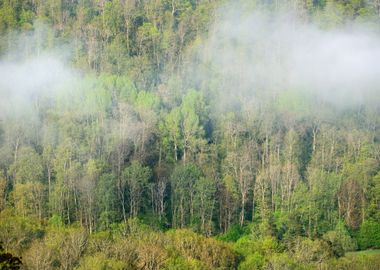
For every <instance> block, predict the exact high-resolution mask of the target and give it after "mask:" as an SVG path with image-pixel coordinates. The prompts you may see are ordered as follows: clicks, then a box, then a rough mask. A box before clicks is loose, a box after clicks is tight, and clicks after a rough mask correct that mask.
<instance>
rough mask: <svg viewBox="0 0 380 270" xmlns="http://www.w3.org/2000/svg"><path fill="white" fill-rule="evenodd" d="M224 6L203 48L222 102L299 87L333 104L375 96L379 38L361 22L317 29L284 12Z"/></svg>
mask: <svg viewBox="0 0 380 270" xmlns="http://www.w3.org/2000/svg"><path fill="white" fill-rule="evenodd" d="M234 7H235V8H225V9H223V10H222V11H221V13H222V16H220V18H219V19H218V20H217V21H216V22H215V23H214V25H213V27H212V28H211V31H210V37H209V39H208V40H207V42H206V44H205V46H204V47H203V53H202V55H203V59H204V62H203V64H204V65H205V66H210V67H212V68H211V70H212V72H213V73H214V74H218V75H219V77H220V78H221V80H224V82H225V83H224V84H223V83H222V85H224V87H225V89H223V90H222V89H220V92H219V93H218V94H219V96H220V98H221V100H222V99H227V102H231V99H240V100H244V99H246V98H248V97H249V96H253V97H257V98H258V99H260V98H263V96H266V97H268V96H270V97H273V96H276V95H277V94H278V93H281V92H282V91H287V90H297V91H302V92H305V93H307V94H311V95H312V96H314V97H318V98H319V99H322V100H324V101H327V102H330V103H332V104H335V105H336V106H346V105H358V104H362V103H365V102H367V101H373V100H374V99H375V100H378V98H379V94H380V91H379V90H380V37H379V35H378V34H376V33H375V32H374V31H370V30H369V29H368V27H367V28H364V26H363V27H360V26H359V25H351V26H350V27H346V28H345V29H335V30H321V29H319V28H318V27H317V26H316V25H314V24H312V23H307V22H304V21H300V20H298V19H297V18H296V16H294V15H292V14H290V13H284V12H282V13H281V12H260V11H255V12H252V13H249V12H247V11H239V10H238V9H236V6H234Z"/></svg>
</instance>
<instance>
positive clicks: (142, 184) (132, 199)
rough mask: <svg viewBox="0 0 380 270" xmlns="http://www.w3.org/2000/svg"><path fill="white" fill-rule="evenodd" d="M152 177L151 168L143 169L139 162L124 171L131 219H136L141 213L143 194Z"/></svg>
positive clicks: (133, 162)
mask: <svg viewBox="0 0 380 270" xmlns="http://www.w3.org/2000/svg"><path fill="white" fill-rule="evenodd" d="M151 176H152V171H151V170H150V168H149V167H143V166H142V165H141V164H140V163H139V162H138V161H132V163H131V165H130V166H129V167H127V168H125V169H124V171H123V178H124V181H125V183H126V187H127V189H128V198H129V214H130V216H131V217H136V216H137V215H138V214H139V213H140V212H141V207H142V202H143V198H144V196H143V194H144V191H145V189H146V186H147V184H148V181H149V179H150V178H151Z"/></svg>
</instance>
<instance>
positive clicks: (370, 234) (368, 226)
mask: <svg viewBox="0 0 380 270" xmlns="http://www.w3.org/2000/svg"><path fill="white" fill-rule="evenodd" d="M357 241H358V244H359V248H360V249H362V250H363V249H367V248H380V223H378V222H376V221H371V220H368V221H365V222H363V224H362V225H361V226H360V229H359V232H358V235H357Z"/></svg>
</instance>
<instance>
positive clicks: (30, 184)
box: [0, 0, 380, 269]
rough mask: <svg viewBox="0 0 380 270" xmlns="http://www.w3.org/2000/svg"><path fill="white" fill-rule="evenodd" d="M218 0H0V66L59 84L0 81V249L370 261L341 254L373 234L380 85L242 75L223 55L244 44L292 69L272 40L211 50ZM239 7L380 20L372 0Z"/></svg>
mask: <svg viewBox="0 0 380 270" xmlns="http://www.w3.org/2000/svg"><path fill="white" fill-rule="evenodd" d="M227 2H228V1H223V0H152V1H148V0H140V1H135V0H125V1H119V0H101V1H95V0H76V1H66V0H47V1H41V0H33V1H31V0H3V1H1V2H0V56H1V59H2V62H6V61H14V62H15V63H20V62H21V63H22V61H26V62H27V61H29V60H30V59H34V58H35V57H37V59H38V57H42V58H43V57H45V56H44V55H45V54H49V57H51V56H50V55H57V54H58V55H59V57H61V58H63V59H64V62H65V64H64V66H65V67H64V68H60V69H59V70H58V74H60V75H62V78H63V79H61V77H59V76H58V78H59V79H57V81H58V82H57V83H55V82H54V83H51V82H50V81H49V80H48V82H47V83H43V84H41V85H39V84H38V83H37V84H36V86H35V85H34V84H33V80H30V81H29V79H28V81H27V83H26V85H27V86H24V87H26V89H29V88H30V89H32V87H34V88H38V90H37V91H36V90H35V89H34V88H33V91H30V94H29V92H27V91H26V92H27V93H26V92H24V91H19V92H17V91H18V90H17V89H18V87H19V86H17V85H18V84H19V83H20V82H16V81H15V82H11V83H10V84H9V85H11V86H9V85H8V84H1V83H0V99H3V100H5V102H2V101H1V100H0V106H3V105H4V108H2V109H1V110H2V111H1V112H0V242H1V243H2V247H4V250H3V249H1V250H0V253H1V254H2V255H4V254H5V255H6V256H8V257H9V256H10V257H9V258H11V259H12V258H13V260H15V259H14V258H16V259H17V260H18V256H20V257H21V258H22V262H23V265H26V267H27V268H28V269H29V268H30V269H343V268H339V267H345V266H347V265H352V269H366V268H363V267H365V265H366V262H367V261H368V263H370V264H371V265H373V266H374V268H373V269H375V268H376V266H379V265H380V260H379V257H371V256H369V257H365V256H366V255H363V256H364V257H360V256H359V257H355V256H353V255H348V256H346V257H343V258H340V259H338V257H342V256H344V254H345V253H347V252H350V251H354V250H357V249H363V250H364V249H367V248H380V239H379V237H380V107H379V104H378V103H377V102H376V100H378V99H376V97H374V96H373V100H371V98H369V101H368V102H367V100H366V101H365V102H362V103H360V104H358V103H353V105H352V104H345V105H344V106H342V105H341V104H340V103H339V105H337V104H338V102H337V101H336V100H333V101H331V100H328V101H326V100H324V99H323V98H322V97H321V96H317V95H314V94H313V92H312V91H310V92H308V91H304V90H303V89H289V88H288V85H287V82H286V81H285V80H281V78H280V79H278V80H277V77H276V72H275V71H273V74H265V75H262V74H259V75H260V76H261V75H262V77H260V76H258V77H260V78H259V79H258V80H257V81H256V80H254V79H252V81H251V80H247V78H245V75H244V74H246V73H247V72H250V71H251V70H244V69H246V66H244V65H243V64H242V65H241V66H239V65H238V66H237V65H235V64H234V63H235V61H236V62H238V63H240V62H241V63H243V62H244V59H245V58H247V57H248V55H251V54H258V55H259V56H258V59H259V58H260V57H267V58H268V59H270V61H272V60H273V61H274V62H275V66H276V67H278V68H280V66H281V65H285V63H284V62H285V60H283V59H282V58H281V57H282V55H281V54H280V53H279V52H278V51H276V50H274V51H271V50H270V49H267V48H265V46H266V44H267V43H266V42H268V41H260V42H257V41H255V42H256V43H255V47H254V49H252V48H250V46H251V45H250V44H251V43H250V42H252V41H250V40H248V41H246V40H244V42H247V43H244V42H240V43H239V38H236V37H233V38H232V39H233V41H232V44H234V45H233V56H234V59H229V58H228V55H227V53H226V55H227V56H226V57H227V59H228V61H230V64H231V65H224V64H225V63H224V62H223V61H224V59H221V58H220V59H219V58H218V60H220V62H216V63H215V62H213V61H207V59H212V58H213V57H214V56H213V54H214V53H215V52H213V51H212V49H210V47H208V46H209V45H210V44H212V42H213V41H212V38H210V36H213V35H214V34H215V33H216V34H215V35H216V36H217V32H218V30H219V28H218V27H221V28H222V29H224V28H223V27H225V28H226V29H230V28H228V27H230V26H228V25H224V24H222V23H220V21H219V19H220V17H221V16H222V15H220V13H221V12H222V13H223V11H224V10H225V9H228V8H229V7H230V6H229V5H228V3H227ZM233 7H234V8H237V7H239V9H241V10H244V12H245V13H250V12H254V11H255V10H261V11H262V12H263V13H270V12H277V11H278V12H280V11H283V10H291V11H292V13H294V16H295V17H296V18H297V19H295V20H297V22H298V20H299V21H300V22H302V23H303V24H312V25H314V26H315V27H316V28H318V29H322V30H323V31H324V30H326V31H328V30H331V29H338V28H340V27H344V26H345V27H347V26H348V27H350V25H353V24H355V23H360V24H361V25H365V26H366V27H368V28H370V27H373V26H375V28H376V27H377V28H378V27H379V25H380V1H377V0H347V1H341V0H317V1H316V0H314V1H311V0H310V1H309V0H286V1H278V0H274V1H264V0H262V1H260V0H257V1H243V0H241V1H236V3H234V6H233ZM263 10H264V11H263ZM244 12H243V13H244ZM242 16H243V15H242ZM218 23H220V24H221V26H220V25H219V26H215V24H218ZM236 24H238V22H236ZM322 30H321V31H322ZM363 31H364V30H363ZM376 34H377V35H378V34H379V33H378V32H377V33H376ZM243 36H244V35H243ZM217 37H218V36H217ZM210 39H211V41H210ZM261 42H262V43H261ZM269 42H270V41H269ZM218 44H219V47H217V46H215V47H213V48H214V49H215V51H216V53H220V52H227V51H228V49H229V48H228V46H229V45H230V44H227V45H225V44H224V43H218ZM270 48H271V47H270ZM255 50H256V51H255ZM15 51H17V52H15ZM46 52H48V53H46ZM57 52H58V53H57ZM59 57H58V58H59ZM25 59H26V60H25ZM49 59H50V58H49ZM205 59H206V60H205ZM44 61H45V62H46V61H47V60H44ZM54 63H55V62H49V61H47V65H48V68H47V69H45V71H46V72H47V73H49V72H52V73H54V68H55V65H54ZM0 64H1V63H0ZM220 65H221V66H223V68H221V67H220ZM66 66H69V68H68V69H69V70H70V72H66V71H65V70H66V69H67V67H66ZM32 67H33V66H32ZM37 67H39V66H37ZM29 68H30V66H29ZM254 68H255V67H254ZM15 72H17V71H15ZM28 72H32V70H28ZM28 72H27V73H26V74H28ZM254 72H256V73H255V74H258V73H257V71H256V70H255V71H254ZM66 73H70V74H66ZM72 73H75V74H74V75H73V74H72ZM0 76H2V75H1V74H0ZM272 76H273V80H272ZM12 78H13V77H12ZM12 78H10V79H12ZM54 78H55V77H54ZM261 78H271V79H270V80H268V83H264V84H263V83H261ZM36 80H38V78H36ZM54 80H56V79H54ZM54 80H53V81H54ZM289 80H290V79H289ZM252 85H254V87H256V88H257V89H258V90H255V91H251V88H252V87H253V86H252ZM7 87H9V88H10V89H8V88H7ZM12 87H14V88H12ZM22 87H23V86H22ZM28 87H29V88H28ZM376 87H378V86H376ZM300 88H301V86H300ZM273 89H276V90H273ZM277 90H278V91H277ZM375 90H376V91H377V93H378V88H376V89H375ZM12 91H13V92H15V93H16V94H15V96H17V98H15V99H11V98H10V97H12V94H10V93H13V92H12ZM375 93H376V92H375ZM8 98H9V100H8ZM8 102H9V104H7V103H8ZM341 102H344V101H341ZM1 254H0V255H1ZM11 254H15V255H14V256H17V257H12V256H11ZM5 255H4V256H5ZM13 262H14V263H16V264H17V263H18V261H13ZM317 267H319V268H317ZM321 267H324V268H321ZM334 267H335V268H334ZM379 267H380V266H379ZM10 269H13V268H10ZM14 269H17V268H14ZM344 269H346V268H344ZM368 269H369V268H368ZM371 269H372V268H371Z"/></svg>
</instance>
